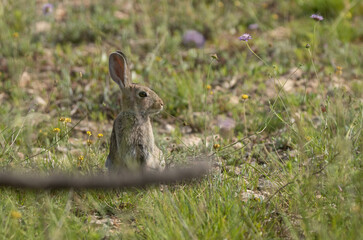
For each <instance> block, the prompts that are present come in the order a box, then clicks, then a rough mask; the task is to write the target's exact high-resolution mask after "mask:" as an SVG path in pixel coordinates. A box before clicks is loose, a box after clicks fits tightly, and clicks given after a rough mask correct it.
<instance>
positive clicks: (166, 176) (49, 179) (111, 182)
mask: <svg viewBox="0 0 363 240" xmlns="http://www.w3.org/2000/svg"><path fill="white" fill-rule="evenodd" d="M208 171H209V164H208V163H207V162H200V163H198V164H196V165H193V166H192V167H187V168H175V169H168V170H165V171H164V172H158V173H156V172H155V173H154V172H137V173H131V172H123V173H120V174H115V173H113V174H112V173H110V174H108V175H94V176H71V175H62V174H57V175H53V176H39V174H38V175H36V174H20V173H0V186H3V187H16V188H26V189H64V188H74V189H113V188H130V187H145V186H148V185H153V184H170V183H177V182H181V181H188V180H193V179H196V178H201V177H203V176H204V175H205V174H207V173H208Z"/></svg>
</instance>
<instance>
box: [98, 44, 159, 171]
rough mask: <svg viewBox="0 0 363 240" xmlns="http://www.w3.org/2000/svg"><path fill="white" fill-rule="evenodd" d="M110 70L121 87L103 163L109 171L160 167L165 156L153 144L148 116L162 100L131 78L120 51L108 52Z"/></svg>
mask: <svg viewBox="0 0 363 240" xmlns="http://www.w3.org/2000/svg"><path fill="white" fill-rule="evenodd" d="M109 72H110V76H111V78H112V80H113V81H115V82H116V83H117V84H118V85H119V87H120V89H121V112H120V113H119V115H118V116H117V117H116V119H115V121H114V123H113V129H112V133H111V140H110V152H109V154H108V157H107V160H106V163H105V165H106V167H107V168H108V170H109V171H119V170H125V169H127V170H140V169H141V170H145V169H146V170H155V171H162V170H163V169H164V168H165V160H164V156H163V153H162V151H161V150H160V149H159V148H158V147H157V146H156V145H155V142H154V134H153V129H152V126H151V122H150V116H151V115H154V114H157V113H159V112H160V111H162V110H163V108H164V102H163V100H161V98H160V97H159V96H158V95H157V94H156V93H155V92H154V91H152V90H151V89H150V88H148V87H146V86H142V85H139V84H136V83H132V82H131V71H130V67H129V64H128V61H127V58H126V56H125V54H124V53H122V52H121V51H116V52H113V53H111V54H110V57H109Z"/></svg>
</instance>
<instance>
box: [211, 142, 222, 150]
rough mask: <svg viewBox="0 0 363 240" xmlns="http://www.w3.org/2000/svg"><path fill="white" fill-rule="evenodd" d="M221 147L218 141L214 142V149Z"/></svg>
mask: <svg viewBox="0 0 363 240" xmlns="http://www.w3.org/2000/svg"><path fill="white" fill-rule="evenodd" d="M220 147H221V145H220V144H218V143H216V144H214V145H213V148H214V149H215V150H217V149H218V148H220Z"/></svg>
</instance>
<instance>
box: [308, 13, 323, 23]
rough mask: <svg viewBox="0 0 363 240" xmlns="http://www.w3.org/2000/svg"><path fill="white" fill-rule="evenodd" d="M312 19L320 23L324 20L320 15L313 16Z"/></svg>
mask: <svg viewBox="0 0 363 240" xmlns="http://www.w3.org/2000/svg"><path fill="white" fill-rule="evenodd" d="M310 18H312V19H314V20H315V21H319V22H320V21H323V20H324V18H323V16H320V15H318V14H313V15H311V16H310Z"/></svg>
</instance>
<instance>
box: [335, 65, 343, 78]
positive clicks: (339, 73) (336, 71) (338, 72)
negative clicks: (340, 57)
mask: <svg viewBox="0 0 363 240" xmlns="http://www.w3.org/2000/svg"><path fill="white" fill-rule="evenodd" d="M335 74H336V75H338V76H341V75H342V74H343V68H342V67H340V66H337V67H336V70H335Z"/></svg>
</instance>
